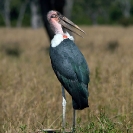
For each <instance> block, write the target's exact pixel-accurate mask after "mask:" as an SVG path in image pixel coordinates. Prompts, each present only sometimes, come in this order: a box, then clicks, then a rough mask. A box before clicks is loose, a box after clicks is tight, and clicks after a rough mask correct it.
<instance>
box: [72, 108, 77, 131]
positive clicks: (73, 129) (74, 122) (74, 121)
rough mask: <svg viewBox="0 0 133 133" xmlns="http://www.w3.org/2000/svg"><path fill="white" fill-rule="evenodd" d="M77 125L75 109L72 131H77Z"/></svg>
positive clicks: (74, 111)
mask: <svg viewBox="0 0 133 133" xmlns="http://www.w3.org/2000/svg"><path fill="white" fill-rule="evenodd" d="M75 125H76V110H75V109H73V128H72V132H75Z"/></svg>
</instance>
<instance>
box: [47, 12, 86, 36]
mask: <svg viewBox="0 0 133 133" xmlns="http://www.w3.org/2000/svg"><path fill="white" fill-rule="evenodd" d="M47 19H48V21H49V23H50V25H51V29H52V30H53V31H54V33H55V34H57V33H60V34H63V30H62V27H64V28H66V29H68V30H70V31H72V32H74V33H75V34H77V35H79V36H81V35H80V34H79V33H77V32H76V31H74V30H73V29H72V27H74V28H76V29H78V30H79V31H81V32H83V33H85V32H84V31H83V30H82V29H80V28H79V27H78V26H77V25H76V24H74V23H73V22H72V21H70V20H69V19H68V18H66V17H65V16H63V15H62V14H60V13H59V12H57V11H53V10H52V11H49V12H48V14H47ZM81 37H82V36H81Z"/></svg>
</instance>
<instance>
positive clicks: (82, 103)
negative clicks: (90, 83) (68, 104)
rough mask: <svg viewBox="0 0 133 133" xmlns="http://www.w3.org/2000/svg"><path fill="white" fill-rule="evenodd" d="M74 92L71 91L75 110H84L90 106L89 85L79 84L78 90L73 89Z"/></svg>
mask: <svg viewBox="0 0 133 133" xmlns="http://www.w3.org/2000/svg"><path fill="white" fill-rule="evenodd" d="M71 92H73V93H71V96H72V104H73V108H74V109H75V110H82V109H84V108H87V107H89V105H88V96H89V92H88V87H87V86H86V87H85V86H84V85H80V86H77V88H76V90H75V91H74V88H73V91H71Z"/></svg>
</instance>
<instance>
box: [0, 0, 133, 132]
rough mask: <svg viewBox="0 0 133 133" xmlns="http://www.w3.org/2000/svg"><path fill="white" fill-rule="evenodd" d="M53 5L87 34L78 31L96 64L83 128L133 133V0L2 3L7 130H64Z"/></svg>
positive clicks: (80, 121)
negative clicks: (54, 59) (53, 53)
mask: <svg viewBox="0 0 133 133" xmlns="http://www.w3.org/2000/svg"><path fill="white" fill-rule="evenodd" d="M52 9H55V10H58V11H59V12H61V13H62V14H64V15H65V16H66V17H68V18H69V19H70V20H72V21H73V22H74V23H76V24H77V25H79V26H80V28H82V29H83V30H84V31H85V32H86V35H84V38H81V37H79V36H74V37H75V43H76V45H77V46H78V47H79V49H80V50H81V51H82V53H83V54H84V56H85V58H86V61H87V63H88V65H89V68H90V83H89V92H90V96H89V108H86V109H84V110H82V111H77V114H78V115H77V133H81V132H83V133H133V26H132V24H133V0H0V133H37V131H38V130H40V129H48V128H52V129H61V127H62V126H61V124H62V96H61V86H60V83H59V81H58V80H57V78H56V76H55V74H54V72H53V70H52V68H51V63H50V58H49V46H50V40H51V39H52V37H53V33H52V32H51V31H50V29H49V25H48V22H47V18H46V14H47V12H48V11H49V10H52ZM44 27H45V28H46V30H44ZM46 31H47V32H46ZM66 99H67V108H66V109H67V110H66V122H67V124H66V128H67V129H71V126H72V103H71V97H70V95H68V93H66Z"/></svg>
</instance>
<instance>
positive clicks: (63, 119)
mask: <svg viewBox="0 0 133 133" xmlns="http://www.w3.org/2000/svg"><path fill="white" fill-rule="evenodd" d="M62 108H63V116H62V127H63V133H64V132H65V126H66V122H65V114H66V97H65V89H64V87H63V86H62Z"/></svg>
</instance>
